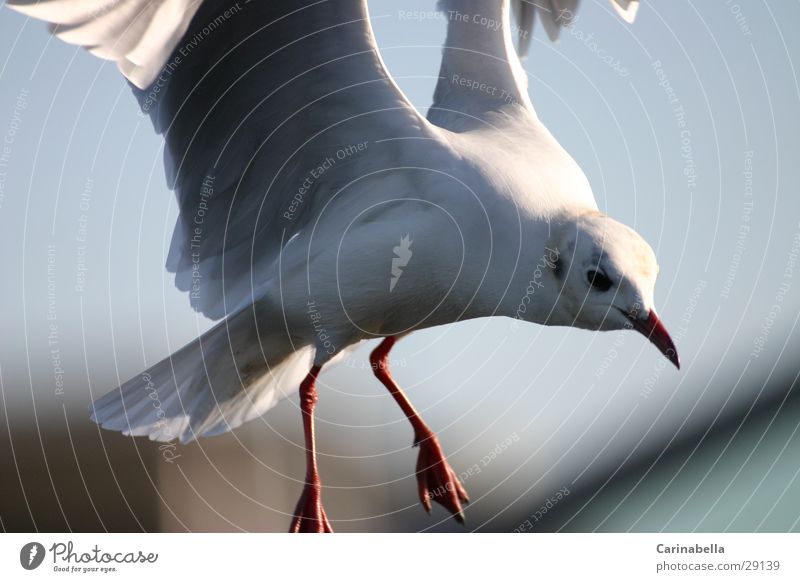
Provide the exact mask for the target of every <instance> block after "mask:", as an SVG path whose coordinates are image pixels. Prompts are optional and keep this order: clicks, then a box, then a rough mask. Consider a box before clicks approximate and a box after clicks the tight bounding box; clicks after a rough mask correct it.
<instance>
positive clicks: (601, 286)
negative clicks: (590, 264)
mask: <svg viewBox="0 0 800 582" xmlns="http://www.w3.org/2000/svg"><path fill="white" fill-rule="evenodd" d="M586 279H587V280H588V281H589V285H591V286H592V287H593V288H594V289H597V290H598V291H608V290H609V289H611V279H609V278H608V277H607V276H606V275H605V274H603V273H601V272H600V271H595V270H590V271H587V272H586Z"/></svg>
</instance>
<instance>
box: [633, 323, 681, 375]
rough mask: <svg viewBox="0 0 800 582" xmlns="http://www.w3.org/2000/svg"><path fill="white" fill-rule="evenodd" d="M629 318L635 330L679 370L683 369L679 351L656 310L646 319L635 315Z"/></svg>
mask: <svg viewBox="0 0 800 582" xmlns="http://www.w3.org/2000/svg"><path fill="white" fill-rule="evenodd" d="M628 318H629V319H630V321H631V324H632V325H633V329H635V330H636V331H638V332H639V333H641V334H642V335H644V336H645V337H646V338H647V339H649V340H650V341H651V342H652V343H653V345H655V346H656V347H657V348H658V349H659V351H660V352H661V353H662V354H664V357H665V358H667V359H668V360H669V361H670V362H672V364H673V365H674V366H675V367H676V368H677V369H678V370H680V369H681V361H680V358H679V357H678V350H677V349H676V348H675V343H674V342H673V341H672V338H671V337H670V336H669V333H668V332H667V329H666V328H665V327H664V324H663V323H661V320H660V319H659V318H658V315H657V314H656V312H655V310H654V309H651V310H650V313H649V314H648V316H647V317H646V318H645V319H640V318H638V317H636V316H633V315H629V316H628Z"/></svg>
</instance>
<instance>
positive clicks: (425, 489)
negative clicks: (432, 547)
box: [369, 336, 469, 523]
mask: <svg viewBox="0 0 800 582" xmlns="http://www.w3.org/2000/svg"><path fill="white" fill-rule="evenodd" d="M396 342H397V338H396V337H394V336H389V337H387V338H384V340H383V341H382V342H381V344H380V345H379V346H378V347H377V348H375V350H373V352H372V354H371V355H370V357H369V360H370V363H371V364H372V371H373V372H374V373H375V376H376V377H377V378H378V380H380V381H381V383H383V385H384V386H386V388H388V390H389V392H390V393H391V395H392V396H393V397H394V399H395V401H396V402H397V404H399V405H400V408H401V409H402V410H403V412H404V413H405V415H406V417H408V420H409V422H411V426H412V427H413V428H414V446H419V458H418V460H417V484H418V486H419V500H420V502H422V506H423V507H424V508H425V510H426V511H428V513H430V511H431V500H433V501H436V502H437V503H439V504H440V505H442V506H443V507H444V508H445V509H447V510H448V511H450V513H452V514H453V515H454V517H455V518H456V520H457V521H459V522H460V523H464V512H463V509H462V507H461V504H462V503H467V502H469V497H468V496H467V492H466V490H465V489H464V488H463V487H462V486H461V483H459V482H458V478H457V477H456V474H455V471H453V469H452V468H451V467H450V464H449V463H448V462H447V459H446V458H445V456H444V453H443V452H442V447H441V445H440V444H439V439H437V438H436V435H435V434H434V433H433V431H432V430H431V429H430V428H428V425H427V424H425V422H424V421H423V420H422V418H420V416H419V413H418V412H417V411H416V409H415V408H414V405H413V404H411V402H410V401H409V400H408V397H406V395H405V394H404V393H403V390H402V389H401V388H400V386H398V385H397V382H395V381H394V378H392V375H391V374H390V373H389V352H390V351H391V349H392V347H393V346H394V344H395V343H396Z"/></svg>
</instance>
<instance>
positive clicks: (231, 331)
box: [89, 308, 313, 443]
mask: <svg viewBox="0 0 800 582" xmlns="http://www.w3.org/2000/svg"><path fill="white" fill-rule="evenodd" d="M278 320H279V321H280V318H278ZM262 327H263V326H262ZM312 359H313V347H312V346H296V345H292V341H291V339H290V338H289V336H288V335H287V334H286V332H285V331H284V330H278V331H275V332H271V331H270V330H264V329H262V328H260V327H259V326H257V324H256V318H255V317H254V314H253V309H252V308H245V309H244V310H242V311H240V312H238V313H236V314H234V315H231V316H230V317H229V318H228V319H226V320H225V321H223V322H221V323H220V324H218V325H217V326H215V327H214V328H213V329H211V330H210V331H208V332H206V333H205V334H203V335H202V336H201V337H200V338H198V339H196V340H195V341H193V342H192V343H190V344H188V345H186V346H184V347H183V348H181V349H180V350H178V351H177V352H175V353H174V354H172V355H171V356H169V357H168V358H166V359H164V360H162V361H161V362H159V363H158V364H156V365H155V366H152V367H151V368H149V369H147V370H146V371H144V372H142V373H141V374H139V375H138V376H136V377H134V378H132V379H130V380H128V381H127V382H125V383H124V384H122V385H121V386H120V387H119V388H117V389H115V390H112V391H111V392H109V393H108V394H106V395H105V396H103V397H102V398H99V399H97V400H96V401H95V402H94V403H92V405H91V406H90V407H89V409H90V411H91V412H92V420H93V421H94V422H96V423H97V424H99V425H100V426H102V427H103V428H106V429H110V430H117V431H121V432H122V433H123V434H126V435H131V436H149V437H150V439H151V440H156V441H171V440H174V439H180V441H181V442H182V443H186V442H190V441H192V440H194V439H195V438H197V437H199V436H212V435H216V434H221V433H224V432H227V431H229V430H233V429H234V428H236V427H238V426H240V425H241V424H243V423H245V422H247V421H248V420H252V419H253V418H256V417H257V416H260V415H261V414H263V413H265V412H266V411H267V410H269V409H270V408H272V407H273V406H274V405H275V404H277V403H278V402H279V401H280V400H281V399H282V398H285V397H286V396H289V395H291V394H292V393H294V392H295V391H296V390H297V388H298V386H299V384H300V382H301V380H302V379H303V377H304V376H305V374H307V373H308V370H309V368H310V367H311V361H312Z"/></svg>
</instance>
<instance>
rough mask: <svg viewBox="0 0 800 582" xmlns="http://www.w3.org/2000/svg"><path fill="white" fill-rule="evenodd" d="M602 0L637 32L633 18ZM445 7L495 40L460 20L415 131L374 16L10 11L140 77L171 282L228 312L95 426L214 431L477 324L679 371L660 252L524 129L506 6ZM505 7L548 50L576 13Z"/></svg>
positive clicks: (86, 5)
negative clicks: (613, 340)
mask: <svg viewBox="0 0 800 582" xmlns="http://www.w3.org/2000/svg"><path fill="white" fill-rule="evenodd" d="M612 4H613V5H614V6H615V8H616V9H617V10H618V11H619V13H620V14H621V15H622V16H623V17H624V18H626V19H627V20H632V19H633V17H634V15H635V13H636V10H637V7H638V3H637V2H636V1H635V0H632V1H628V0H615V1H613V2H612ZM442 5H443V6H442V7H443V8H444V9H458V10H459V11H461V12H464V13H468V14H469V13H478V12H480V13H481V14H483V15H485V16H486V17H488V18H490V19H495V20H496V21H497V22H500V23H502V24H503V26H502V27H501V28H500V30H492V29H490V28H489V27H485V26H480V25H479V24H475V23H472V22H469V21H467V22H455V21H453V20H451V22H450V24H449V28H448V37H447V42H446V48H445V50H444V55H443V60H442V66H441V75H440V80H439V83H438V86H437V88H436V93H435V98H434V104H433V106H432V107H431V110H430V114H429V119H425V118H423V117H422V116H421V115H420V114H419V113H418V112H417V111H416V110H415V109H414V107H413V106H412V105H411V104H410V103H409V101H408V100H407V99H406V97H405V96H404V95H403V94H402V92H401V91H400V90H399V88H398V87H397V86H396V84H395V83H394V82H393V81H392V78H391V76H390V75H389V74H388V72H387V71H386V69H385V67H384V65H383V62H382V61H381V58H380V55H379V52H378V50H377V47H376V45H375V40H374V38H373V35H372V30H371V27H370V24H369V16H368V13H367V8H366V2H364V1H356V0H329V1H326V2H305V3H295V2H290V1H288V0H283V1H271V2H247V3H241V4H230V3H226V2H221V1H218V0H206V1H204V2H199V1H192V0H160V1H146V0H105V1H104V2H99V3H98V2H89V1H86V0H50V1H46V2H26V1H23V0H14V1H13V2H11V4H10V6H11V7H12V8H14V9H16V10H19V11H20V12H23V13H25V14H28V15H31V16H34V17H36V18H41V19H44V20H47V21H50V22H52V23H55V24H56V25H57V26H56V27H55V32H56V34H57V35H58V36H59V37H60V38H62V39H63V40H65V41H67V42H70V43H75V44H80V45H84V46H86V47H87V48H88V49H89V50H90V51H91V52H93V53H94V54H96V55H98V56H100V57H103V58H106V59H112V60H114V61H116V62H117V64H118V66H119V68H120V70H121V71H122V72H123V74H124V75H125V76H126V77H127V78H128V79H129V80H130V81H131V83H132V85H133V90H134V94H135V95H136V97H137V99H138V100H139V103H140V106H141V107H142V110H143V111H144V112H145V113H147V114H149V116H150V117H151V119H152V121H153V125H154V127H155V129H156V131H158V132H159V133H161V134H162V135H163V136H164V139H165V141H166V148H165V164H166V170H167V179H168V183H169V185H170V187H171V188H173V189H174V190H175V192H176V195H177V198H178V202H179V205H180V211H181V216H180V219H179V221H178V224H177V225H176V229H175V234H174V236H173V241H172V246H171V250H170V253H169V257H168V259H167V268H168V269H169V270H170V271H172V272H174V273H175V280H176V284H177V286H178V287H179V288H180V289H182V290H184V291H186V292H187V294H188V295H189V297H190V301H191V303H192V305H193V307H194V308H195V309H197V310H198V311H200V312H202V313H204V314H205V315H207V316H208V317H211V318H213V319H221V320H222V321H221V322H220V323H219V324H218V325H217V326H216V327H215V328H214V329H212V330H211V331H209V332H207V333H206V334H205V335H204V336H202V337H201V338H199V339H198V340H196V341H195V342H192V343H191V344H189V345H187V346H185V347H184V348H183V349H181V350H180V351H178V352H177V353H175V354H173V355H172V356H171V357H170V358H167V359H165V360H164V361H162V362H160V363H159V364H157V365H155V366H153V367H152V368H151V369H150V370H148V371H147V372H145V373H144V374H142V375H140V376H137V377H135V378H133V379H131V380H130V381H128V382H126V383H125V384H123V385H122V386H121V387H119V389H117V390H113V391H112V392H110V393H109V394H107V395H106V396H104V397H102V398H100V399H99V400H98V401H97V402H95V403H94V405H93V419H94V420H95V421H96V422H98V423H100V424H101V425H102V426H103V427H104V428H109V429H113V430H119V431H122V432H124V433H126V434H131V435H137V436H138V435H147V436H149V437H150V438H151V439H156V440H172V439H175V438H179V439H180V440H181V441H182V442H186V441H190V440H192V439H193V438H196V437H197V436H201V435H214V434H219V433H220V432H224V431H226V430H230V429H232V428H235V427H236V426H239V425H240V424H242V423H243V422H246V421H248V420H250V419H252V418H255V417H256V416H258V415H260V414H263V413H264V412H266V411H267V410H268V409H269V408H271V407H272V406H273V405H274V404H275V403H276V402H277V401H278V400H279V399H281V398H283V397H285V396H287V395H289V394H292V393H294V392H295V391H296V390H297V386H298V384H299V382H300V380H301V379H302V378H303V376H304V375H305V374H306V373H307V372H308V370H309V367H310V366H311V365H312V362H313V364H315V365H318V366H321V365H322V364H325V363H326V362H329V361H330V360H331V359H332V358H333V357H335V356H341V354H343V353H344V352H345V351H346V350H347V349H348V348H349V347H351V346H354V345H356V344H357V343H358V342H360V341H362V340H365V339H370V338H373V337H385V336H401V335H404V334H406V333H409V332H411V331H413V330H415V329H421V328H424V327H430V326H433V325H441V324H446V323H453V322H456V321H459V320H464V319H469V318H474V317H485V316H491V315H504V316H508V317H521V318H522V319H525V320H527V321H531V322H535V323H540V324H548V325H571V326H575V327H582V328H587V329H595V330H600V329H620V328H622V327H626V326H628V327H630V326H633V327H634V328H636V329H639V330H640V331H643V332H644V333H646V334H647V335H649V336H650V337H651V339H652V340H653V341H654V343H656V344H657V345H658V346H659V348H660V349H661V350H662V351H664V353H665V354H667V355H668V357H670V358H671V359H673V361H674V362H675V363H677V357H676V355H675V354H674V346H672V344H671V342H668V341H667V340H668V337H667V338H666V339H665V338H664V337H661V336H660V335H659V333H661V332H658V333H657V330H656V327H657V326H656V324H657V323H658V320H657V318H655V312H654V311H653V308H652V305H653V285H654V283H655V276H656V272H657V267H656V264H655V258H654V255H653V253H652V251H651V250H650V248H649V246H647V244H646V243H645V242H644V241H643V240H641V238H640V237H639V236H638V235H637V234H636V233H635V232H633V231H632V230H630V229H628V228H627V227H625V226H623V225H620V224H619V223H616V222H615V221H613V220H612V219H610V218H608V217H606V216H605V215H602V214H601V213H599V212H598V210H597V205H596V203H595V200H594V197H593V195H592V191H591V188H590V186H589V184H588V182H587V180H586V178H585V176H584V174H583V172H582V171H581V170H580V168H579V167H578V166H577V164H576V163H575V162H574V160H573V159H572V158H571V157H570V156H569V155H568V154H567V153H566V152H565V151H564V150H563V148H561V146H560V145H559V144H558V142H557V141H556V140H555V138H554V137H553V136H552V135H551V134H550V132H549V131H548V130H547V129H546V128H545V127H544V126H543V125H542V123H541V122H540V121H539V120H538V118H537V117H536V114H535V112H534V110H533V106H532V104H531V101H530V99H529V97H528V93H527V88H526V79H525V74H524V71H523V70H522V67H521V65H520V63H519V60H518V58H517V55H516V53H515V50H514V48H513V38H512V35H511V32H510V29H511V27H510V26H509V18H510V16H509V14H510V10H511V8H510V4H509V2H508V1H505V2H496V3H486V2H479V1H478V0H463V1H461V2H456V1H454V0H449V1H446V2H443V3H442ZM513 6H514V9H515V12H516V14H517V17H518V19H519V22H520V24H521V26H522V28H523V30H530V28H531V26H532V24H533V16H534V12H538V14H539V15H540V18H541V20H542V22H543V23H544V27H545V29H546V30H547V32H548V34H549V35H550V36H551V38H555V37H557V36H558V29H559V27H561V26H566V25H569V22H570V20H569V19H568V18H567V17H566V16H565V15H566V14H567V13H570V14H571V13H572V11H574V9H576V8H577V0H571V1H568V0H562V1H557V0H546V1H545V0H542V1H540V2H538V3H536V4H534V3H531V2H520V1H518V0H514V4H513ZM565 11H566V12H565ZM559 14H561V15H562V17H559V16H558V15H559ZM520 40H522V37H520ZM527 40H529V39H527ZM519 44H520V47H519V48H520V50H522V51H523V52H524V50H526V47H527V44H526V43H524V42H520V43H519ZM403 240H407V241H408V240H410V241H413V243H412V246H409V247H408V248H406V254H405V258H404V264H403V265H402V266H399V263H398V264H393V259H396V258H397V255H396V253H395V252H393V249H395V248H397V247H398V245H401V244H402V241H403ZM542 257H549V260H548V261H546V264H547V265H548V267H549V268H548V269H547V273H546V274H545V276H544V277H543V278H542V279H541V280H537V281H535V285H534V288H533V292H531V273H532V271H533V269H534V268H535V266H536V265H537V264H539V263H540V260H541V258H542ZM397 269H400V271H398V270H397ZM601 276H602V277H601ZM604 279H607V280H608V281H610V283H611V284H612V287H611V288H610V289H607V290H603V289H601V287H602V286H604V284H605V282H604ZM522 303H524V304H525V310H524V315H520V314H521V311H520V305H521V304H522ZM648 318H649V319H648ZM653 318H655V319H653ZM658 326H660V323H658ZM664 335H665V332H664ZM670 350H671V354H670Z"/></svg>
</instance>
